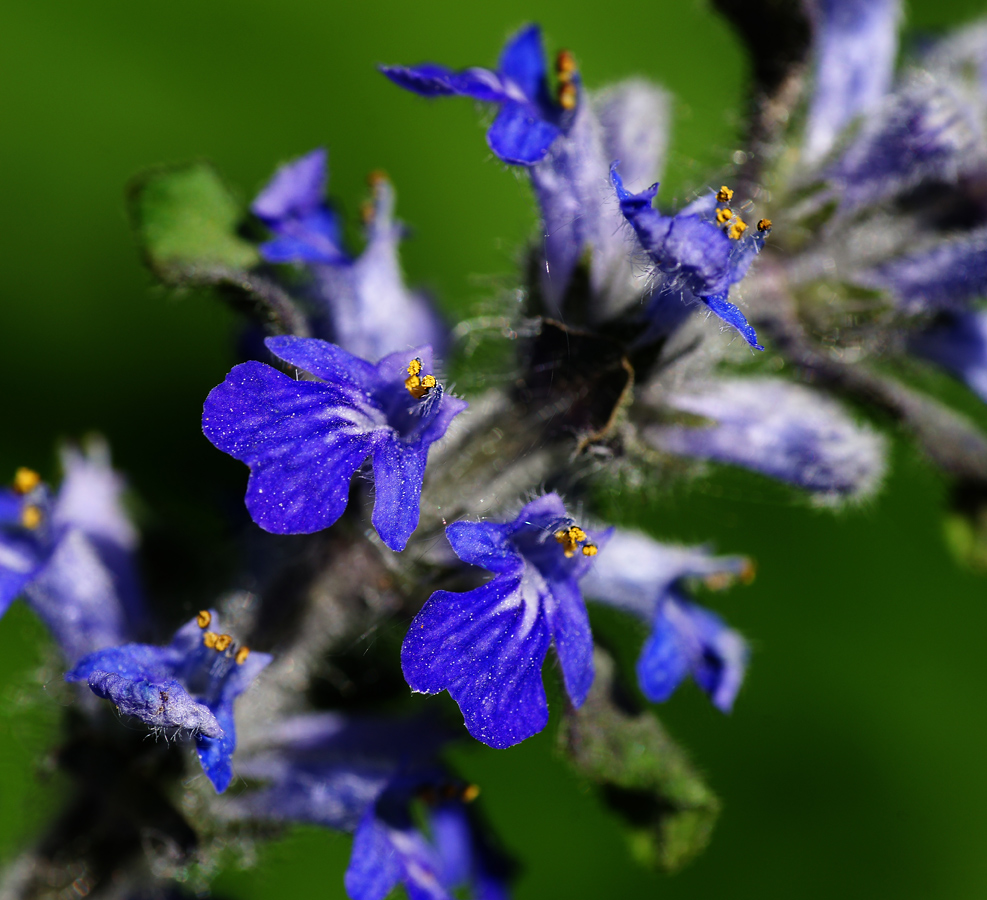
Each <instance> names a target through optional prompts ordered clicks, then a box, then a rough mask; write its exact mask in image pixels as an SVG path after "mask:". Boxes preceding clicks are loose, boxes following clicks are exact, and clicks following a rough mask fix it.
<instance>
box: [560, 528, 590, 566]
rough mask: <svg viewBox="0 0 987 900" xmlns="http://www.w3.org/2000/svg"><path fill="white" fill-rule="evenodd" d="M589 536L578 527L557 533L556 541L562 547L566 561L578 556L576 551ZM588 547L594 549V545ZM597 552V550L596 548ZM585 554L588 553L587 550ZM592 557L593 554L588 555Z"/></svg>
mask: <svg viewBox="0 0 987 900" xmlns="http://www.w3.org/2000/svg"><path fill="white" fill-rule="evenodd" d="M588 537H589V535H587V534H586V532H585V531H583V530H582V528H580V527H579V526H578V525H570V526H569V527H568V528H563V529H560V530H559V531H556V532H555V540H557V541H558V542H559V543H560V544H561V545H562V552H563V554H564V555H565V558H566V559H572V557H573V556H575V555H576V549H577V548H578V547H579V545H580V544H582V543H583V542H584V541H586V540H587V538H588ZM586 546H587V547H592V546H593V545H592V544H587V545H586ZM594 551H595V548H594ZM583 552H584V553H585V552H586V548H585V547H584V548H583ZM587 555H589V556H592V553H589V554H587Z"/></svg>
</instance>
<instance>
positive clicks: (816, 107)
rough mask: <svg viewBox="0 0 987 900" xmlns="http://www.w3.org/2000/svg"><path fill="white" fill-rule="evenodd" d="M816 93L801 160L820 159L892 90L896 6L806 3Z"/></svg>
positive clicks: (841, 0)
mask: <svg viewBox="0 0 987 900" xmlns="http://www.w3.org/2000/svg"><path fill="white" fill-rule="evenodd" d="M806 6H807V7H808V11H809V15H810V17H811V19H812V21H813V26H814V27H813V44H814V56H815V89H814V91H813V95H812V100H811V103H810V106H809V121H808V125H807V127H806V136H805V156H806V159H807V161H808V162H810V163H813V162H816V161H818V160H819V159H821V158H822V157H824V156H825V155H826V154H827V153H828V152H829V150H830V149H831V147H832V146H833V144H834V142H835V141H836V139H837V137H839V135H840V132H842V131H843V129H844V128H845V127H846V126H847V125H849V124H850V122H852V121H853V120H854V119H855V118H856V117H857V116H860V115H864V114H866V113H870V112H873V111H874V110H875V109H876V108H877V107H878V106H879V105H880V103H881V101H882V100H883V99H884V96H885V94H887V92H888V90H889V89H890V87H891V80H892V77H893V74H894V62H895V53H896V51H897V48H898V41H897V27H898V20H899V18H900V17H901V4H900V2H899V0H809V2H807V3H806Z"/></svg>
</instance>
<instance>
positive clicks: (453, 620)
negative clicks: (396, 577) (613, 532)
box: [401, 494, 609, 747]
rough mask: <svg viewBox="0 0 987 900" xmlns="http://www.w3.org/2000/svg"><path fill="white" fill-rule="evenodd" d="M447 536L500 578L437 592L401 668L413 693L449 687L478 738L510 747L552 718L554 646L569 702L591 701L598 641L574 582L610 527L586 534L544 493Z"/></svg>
mask: <svg viewBox="0 0 987 900" xmlns="http://www.w3.org/2000/svg"><path fill="white" fill-rule="evenodd" d="M446 535H447V537H448V538H449V543H450V544H452V548H453V550H454V551H455V552H456V554H457V555H458V556H459V558H460V559H462V560H463V561H464V562H468V563H472V564H473V565H477V566H482V567H483V568H485V569H488V570H490V571H491V572H493V573H494V577H493V579H491V580H490V581H488V582H487V583H486V584H484V585H482V586H481V587H478V588H475V589H474V590H472V591H467V592H466V593H464V594H454V593H450V592H449V591H436V592H435V593H434V594H432V596H431V597H430V598H429V599H428V601H427V602H426V604H425V606H424V607H423V608H422V610H421V612H419V613H418V615H417V616H416V617H415V620H414V621H413V622H412V623H411V627H410V628H409V629H408V634H407V637H406V638H405V640H404V645H403V647H402V648H401V666H402V668H403V669H404V675H405V679H406V680H407V682H408V684H409V685H410V686H411V689H412V690H413V691H418V692H421V693H426V694H437V693H439V692H440V691H443V690H448V691H449V693H450V694H451V695H452V697H453V699H454V700H455V701H456V702H457V703H458V704H459V708H460V710H461V711H462V713H463V717H464V719H465V721H466V728H467V729H468V730H469V732H470V734H472V735H473V737H475V738H476V739H477V740H480V741H483V742H484V743H485V744H489V745H490V746H491V747H509V746H511V745H512V744H516V743H518V742H519V741H523V740H524V739H525V738H528V737H530V736H531V735H533V734H536V733H537V732H539V731H541V730H542V728H544V727H545V723H546V722H547V721H548V704H547V702H546V699H545V689H544V686H543V685H542V678H541V670H542V663H543V662H544V661H545V655H546V654H547V653H548V648H549V645H550V644H552V643H554V644H555V652H556V654H557V656H558V659H559V663H560V664H561V667H562V676H563V680H564V682H565V689H566V692H567V693H568V695H569V699H570V700H571V701H572V703H573V704H574V705H575V706H577V707H578V706H581V705H582V703H583V701H584V700H585V699H586V693H587V691H589V688H590V685H591V684H592V682H593V658H592V654H593V638H592V636H591V634H590V629H589V618H588V617H587V615H586V607H585V605H584V604H583V598H582V594H581V593H580V591H579V584H578V581H579V579H580V578H581V577H582V576H583V575H585V574H586V572H587V571H588V569H589V568H590V565H591V564H592V561H593V557H594V556H595V554H596V552H597V548H598V547H599V546H600V545H601V544H602V543H603V542H605V541H606V539H607V538H608V536H609V531H607V532H601V533H589V532H586V531H583V529H581V528H579V527H578V526H577V525H576V524H575V523H574V522H573V520H572V518H571V517H570V516H569V515H568V514H567V513H566V510H565V506H564V505H563V503H562V500H561V499H560V498H559V496H558V495H557V494H546V495H545V496H543V497H539V498H538V499H537V500H534V501H533V502H531V503H529V504H528V505H527V506H525V507H524V508H523V509H522V510H521V512H520V513H519V514H518V516H517V518H516V519H515V520H514V521H513V522H507V523H504V524H495V523H493V522H477V523H472V522H455V523H453V524H452V525H450V526H449V527H448V528H447V529H446Z"/></svg>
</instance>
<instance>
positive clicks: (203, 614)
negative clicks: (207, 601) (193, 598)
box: [195, 609, 212, 628]
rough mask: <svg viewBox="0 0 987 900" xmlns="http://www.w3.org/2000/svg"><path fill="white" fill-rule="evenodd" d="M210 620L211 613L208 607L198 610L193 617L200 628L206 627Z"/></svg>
mask: <svg viewBox="0 0 987 900" xmlns="http://www.w3.org/2000/svg"><path fill="white" fill-rule="evenodd" d="M210 622H212V613H211V612H209V610H208V609H203V610H200V611H199V614H198V615H197V616H196V617H195V624H196V625H198V626H199V627H200V628H208V627H209V623H210Z"/></svg>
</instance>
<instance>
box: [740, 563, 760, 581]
mask: <svg viewBox="0 0 987 900" xmlns="http://www.w3.org/2000/svg"><path fill="white" fill-rule="evenodd" d="M756 577H757V563H755V562H754V560H752V559H745V560H744V567H743V568H742V569H741V570H740V581H741V582H742V583H743V584H750V583H751V582H752V581H753V580H754V579H755V578H756Z"/></svg>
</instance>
